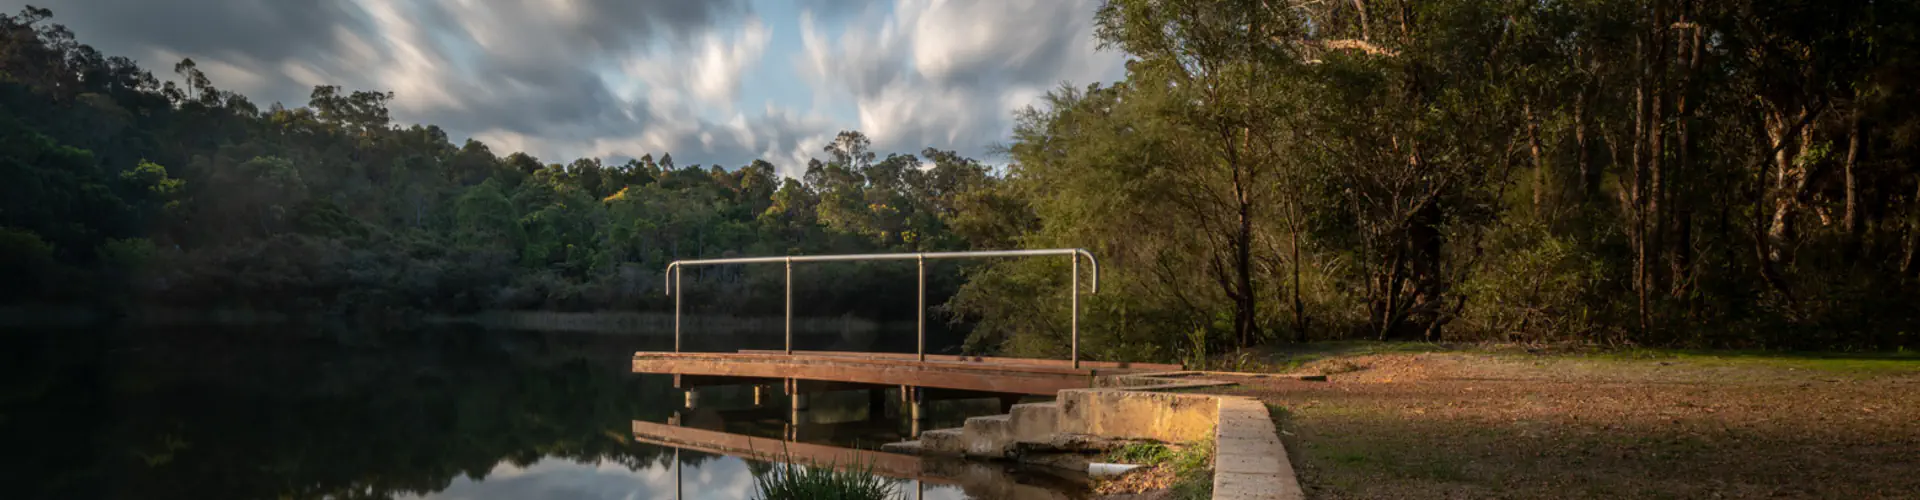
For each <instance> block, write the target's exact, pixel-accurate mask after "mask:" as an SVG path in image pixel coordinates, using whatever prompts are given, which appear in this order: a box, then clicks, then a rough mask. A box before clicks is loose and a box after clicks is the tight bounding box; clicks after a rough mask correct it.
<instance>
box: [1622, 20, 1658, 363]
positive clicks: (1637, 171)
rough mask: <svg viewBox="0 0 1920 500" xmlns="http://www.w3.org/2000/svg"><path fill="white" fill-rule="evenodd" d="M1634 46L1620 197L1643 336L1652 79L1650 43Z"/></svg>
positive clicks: (1646, 320)
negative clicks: (1636, 58)
mask: <svg viewBox="0 0 1920 500" xmlns="http://www.w3.org/2000/svg"><path fill="white" fill-rule="evenodd" d="M1637 42H1638V43H1636V44H1635V45H1636V47H1635V48H1636V49H1637V50H1636V51H1635V52H1637V53H1638V54H1639V55H1640V62H1639V64H1640V71H1639V74H1638V75H1635V76H1636V78H1635V79H1634V90H1633V164H1632V165H1630V166H1629V168H1631V169H1633V172H1632V176H1631V179H1632V180H1633V185H1632V187H1631V189H1630V190H1629V191H1628V193H1627V194H1626V195H1624V196H1625V197H1626V198H1627V201H1628V207H1627V209H1628V210H1629V212H1628V213H1629V216H1630V217H1632V219H1633V225H1632V226H1631V227H1632V230H1631V233H1630V235H1629V236H1630V237H1631V240H1632V243H1633V291H1634V295H1635V298H1636V299H1637V300H1638V307H1637V311H1638V315H1639V317H1640V333H1641V334H1642V335H1644V334H1646V332H1647V328H1648V327H1649V326H1650V323H1651V322H1650V321H1649V318H1648V316H1647V287H1648V283H1647V267H1648V266H1647V209H1646V207H1647V203H1646V198H1647V194H1646V191H1647V189H1646V185H1647V182H1646V176H1647V157H1648V156H1651V155H1652V152H1651V151H1650V150H1649V148H1648V144H1647V139H1648V138H1649V137H1650V134H1648V133H1647V131H1648V130H1649V129H1650V128H1651V127H1649V126H1648V123H1647V122H1648V121H1649V120H1651V115H1652V113H1651V112H1650V110H1649V109H1648V106H1647V105H1648V99H1647V98H1648V96H1647V94H1648V92H1647V90H1648V89H1647V84H1648V80H1651V79H1652V75H1651V70H1649V69H1648V68H1647V62H1646V59H1647V57H1646V53H1647V45H1648V44H1649V43H1650V42H1649V40H1648V39H1647V36H1646V35H1642V36H1641V37H1640V38H1639V40H1637Z"/></svg>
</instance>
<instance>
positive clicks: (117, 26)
mask: <svg viewBox="0 0 1920 500" xmlns="http://www.w3.org/2000/svg"><path fill="white" fill-rule="evenodd" d="M17 3H18V2H0V5H7V6H9V7H12V8H10V9H8V10H18V7H19V6H18V5H17ZM39 5H40V6H42V7H48V8H50V9H52V10H53V14H54V17H53V21H54V22H57V23H61V24H65V25H67V27H69V28H73V30H74V32H75V33H77V34H79V35H80V37H81V41H82V42H84V43H87V44H90V45H94V46H95V47H99V48H101V49H103V50H108V49H118V50H120V51H130V50H131V49H135V48H137V47H145V46H151V47H158V48H165V49H167V50H171V51H174V52H180V53H188V54H206V55H210V56H212V55H220V54H230V53H238V54H245V55H247V56H249V57H254V58H259V59H264V60H278V59H284V58H293V57H309V56H313V55H315V54H318V53H322V52H325V51H328V50H330V49H331V47H332V45H333V44H332V39H333V31H334V29H335V28H336V27H348V28H350V29H362V28H364V25H363V24H361V23H360V22H359V21H358V20H356V19H355V15H354V12H356V11H357V10H358V7H356V6H355V5H353V3H352V2H351V1H349V0H171V1H158V0H63V1H61V2H58V3H57V4H48V3H45V2H42V3H39ZM166 62H167V63H169V64H171V63H172V62H173V61H166Z"/></svg>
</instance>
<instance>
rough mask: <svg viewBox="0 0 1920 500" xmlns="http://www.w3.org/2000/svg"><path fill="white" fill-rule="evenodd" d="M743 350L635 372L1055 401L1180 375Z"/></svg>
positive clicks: (672, 360)
mask: <svg viewBox="0 0 1920 500" xmlns="http://www.w3.org/2000/svg"><path fill="white" fill-rule="evenodd" d="M917 358H918V356H916V355H914V354H883V353H845V352H822V351H799V352H794V353H793V354H785V353H783V352H780V351H741V352H737V353H671V352H636V353H634V354H633V371H634V373H659V374H675V375H681V376H683V377H684V376H695V377H746V378H759V379H801V380H815V381H828V382H845V383H854V384H871V385H877V386H901V385H906V386H916V387H926V388H934V389H951V390H959V391H977V392H992V393H1008V394H1031V395H1048V396H1050V395H1053V394H1054V393H1055V392H1058V391H1060V390H1061V389H1084V388H1088V387H1092V386H1093V381H1094V377H1097V376H1105V375H1126V374H1138V373H1152V372H1165V371H1174V370H1179V369H1180V367H1179V366H1176V365H1162V364H1145V363H1109V362H1094V361H1081V362H1080V363H1079V364H1080V367H1079V368H1074V367H1072V363H1070V362H1068V361H1056V360H1039V359H1016V358H983V357H977V356H942V355H932V354H929V355H926V361H919V360H918V359H917Z"/></svg>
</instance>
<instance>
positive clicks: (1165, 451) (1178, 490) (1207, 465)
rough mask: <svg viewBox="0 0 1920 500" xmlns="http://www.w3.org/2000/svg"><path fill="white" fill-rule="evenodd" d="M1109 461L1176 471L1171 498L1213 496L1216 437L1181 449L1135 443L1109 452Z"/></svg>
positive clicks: (1185, 498) (1183, 498) (1202, 499)
mask: <svg viewBox="0 0 1920 500" xmlns="http://www.w3.org/2000/svg"><path fill="white" fill-rule="evenodd" d="M1107 461H1109V462H1113V463H1122V464H1140V465H1144V466H1148V467H1159V466H1166V467H1167V468H1168V469H1169V470H1171V471H1172V472H1173V484H1171V485H1169V486H1168V487H1167V489H1168V490H1169V493H1171V496H1170V497H1169V498H1174V499H1180V500H1187V499H1192V500H1205V499H1207V498H1212V497H1213V438H1207V439H1205V440H1202V441H1196V442H1193V443H1188V444H1187V445H1186V446H1184V447H1182V448H1180V449H1177V450H1176V449H1173V448H1169V447H1167V446H1166V445H1163V444H1159V443H1132V444H1128V445H1126V446H1123V447H1121V448H1120V449H1117V450H1113V451H1111V452H1108V453H1107Z"/></svg>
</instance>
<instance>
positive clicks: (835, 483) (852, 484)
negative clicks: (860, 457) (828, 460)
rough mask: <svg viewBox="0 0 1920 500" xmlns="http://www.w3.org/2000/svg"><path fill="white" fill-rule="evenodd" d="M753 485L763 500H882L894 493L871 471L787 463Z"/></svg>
mask: <svg viewBox="0 0 1920 500" xmlns="http://www.w3.org/2000/svg"><path fill="white" fill-rule="evenodd" d="M753 482H754V487H755V489H757V490H759V492H760V496H759V497H758V498H761V499H763V500H815V499H819V500H883V499H888V498H893V493H894V491H893V490H894V485H893V482H892V481H888V480H887V479H886V478H883V477H880V476H876V475H874V474H873V469H872V468H871V467H857V468H847V469H838V468H834V467H833V465H832V464H828V465H826V466H824V467H809V466H804V465H795V464H793V463H792V462H791V461H786V462H782V463H779V464H775V465H774V467H773V470H770V471H768V472H767V473H766V474H762V475H760V476H757V477H755V478H754V479H753Z"/></svg>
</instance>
